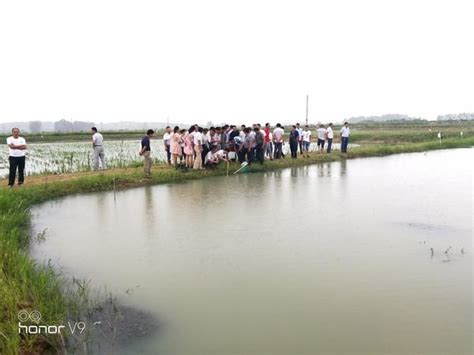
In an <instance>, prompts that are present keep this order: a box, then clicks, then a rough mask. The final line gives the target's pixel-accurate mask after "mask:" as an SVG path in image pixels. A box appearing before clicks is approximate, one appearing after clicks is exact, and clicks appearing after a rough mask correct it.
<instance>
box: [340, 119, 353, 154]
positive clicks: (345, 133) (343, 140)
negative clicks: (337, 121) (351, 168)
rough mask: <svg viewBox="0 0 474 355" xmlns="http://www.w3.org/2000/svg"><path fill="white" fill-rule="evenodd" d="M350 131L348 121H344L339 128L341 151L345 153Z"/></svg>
mask: <svg viewBox="0 0 474 355" xmlns="http://www.w3.org/2000/svg"><path fill="white" fill-rule="evenodd" d="M350 134H351V131H350V129H349V123H348V122H344V126H342V128H341V152H342V153H347V146H348V145H349V135H350Z"/></svg>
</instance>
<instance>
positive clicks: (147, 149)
mask: <svg viewBox="0 0 474 355" xmlns="http://www.w3.org/2000/svg"><path fill="white" fill-rule="evenodd" d="M154 134H155V131H154V130H152V129H149V130H148V131H146V135H145V136H144V137H143V138H142V143H141V144H142V149H141V150H140V152H139V153H138V154H140V156H143V171H144V172H145V177H146V178H149V177H151V163H152V160H151V145H150V138H151V137H153V135H154Z"/></svg>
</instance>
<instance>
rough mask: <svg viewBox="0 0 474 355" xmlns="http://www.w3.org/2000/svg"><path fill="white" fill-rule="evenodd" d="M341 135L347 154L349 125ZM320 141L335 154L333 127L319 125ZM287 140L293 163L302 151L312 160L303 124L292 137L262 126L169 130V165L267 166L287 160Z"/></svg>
mask: <svg viewBox="0 0 474 355" xmlns="http://www.w3.org/2000/svg"><path fill="white" fill-rule="evenodd" d="M340 133H341V151H342V152H343V153H346V152H347V147H348V143H349V135H350V129H349V124H348V123H347V122H345V123H344V125H343V127H342V129H341V131H340ZM152 135H153V133H152ZM146 137H148V138H149V137H150V135H149V134H148V133H147V136H146ZM316 137H317V140H316V142H317V143H316V145H317V151H318V152H320V153H322V152H324V151H325V152H327V153H331V150H332V144H333V139H334V132H333V124H332V123H329V124H328V125H326V126H325V125H323V124H319V125H318V128H317V129H316ZM285 138H287V140H288V143H289V146H290V154H291V157H292V158H293V159H296V158H297V157H298V151H299V153H300V155H302V156H303V157H308V156H309V150H310V144H311V141H312V132H311V130H310V127H309V126H308V125H306V126H304V127H301V125H300V124H299V123H296V124H295V125H293V126H291V128H290V131H289V132H288V136H286V135H285V130H284V127H282V125H281V124H279V123H277V125H276V126H275V128H273V129H272V128H271V127H270V124H269V123H266V124H265V126H263V127H262V126H261V125H260V124H259V123H256V124H254V125H253V126H251V127H250V126H249V127H247V126H245V125H241V126H240V127H237V126H235V125H224V126H222V127H210V128H203V127H200V126H199V125H192V126H191V127H190V128H189V129H180V128H179V127H178V126H175V127H174V128H173V129H171V127H166V129H165V133H164V135H163V141H164V145H165V150H166V154H167V161H168V164H170V165H173V166H175V167H180V166H182V167H185V168H189V169H191V168H192V169H196V170H200V169H204V168H212V167H214V166H215V165H217V164H219V162H221V161H229V160H232V161H239V162H240V163H243V162H247V164H252V163H260V164H263V163H264V161H265V159H270V160H273V159H281V158H284V156H285V154H284V152H283V145H284V143H285ZM145 143H146V142H145ZM142 146H144V145H143V144H142ZM145 146H146V144H145ZM147 149H148V148H147ZM145 173H147V171H145Z"/></svg>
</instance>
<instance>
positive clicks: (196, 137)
mask: <svg viewBox="0 0 474 355" xmlns="http://www.w3.org/2000/svg"><path fill="white" fill-rule="evenodd" d="M193 143H194V145H201V144H202V133H201V132H199V131H198V132H195V133H194V136H193Z"/></svg>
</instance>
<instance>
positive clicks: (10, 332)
mask: <svg viewBox="0 0 474 355" xmlns="http://www.w3.org/2000/svg"><path fill="white" fill-rule="evenodd" d="M473 145H474V137H472V136H470V137H465V138H464V139H459V138H452V139H446V140H443V141H442V143H441V144H440V143H439V141H438V140H429V141H424V142H419V143H403V144H396V145H393V144H386V143H384V144H373V145H368V146H361V147H358V148H354V149H352V150H350V151H349V153H348V154H341V153H339V152H333V153H331V154H317V153H312V154H311V155H310V157H308V158H301V157H299V158H298V159H290V158H289V157H287V158H285V159H282V160H277V161H267V162H265V164H264V165H263V166H262V165H259V164H253V165H252V166H251V167H250V169H249V170H250V172H261V171H269V170H275V169H281V168H287V167H297V166H303V165H309V164H316V163H320V162H329V161H339V160H343V159H353V158H360V157H376V156H385V155H390V154H398V153H409V152H421V151H428V150H435V149H448V148H463V147H472V146H473ZM237 167H238V164H232V166H231V167H230V169H229V170H230V171H231V172H232V171H234V170H236V168H237ZM226 173H227V171H226V167H225V166H221V167H219V168H217V169H214V170H211V171H202V172H200V171H199V172H196V171H189V172H186V173H183V172H181V171H177V170H175V169H173V168H169V167H166V166H157V167H155V168H154V170H153V176H152V178H151V179H144V178H143V174H142V171H141V169H140V168H127V169H116V170H109V171H105V172H98V173H77V174H70V175H68V174H66V175H63V176H60V177H54V176H50V177H48V176H38V177H32V178H29V179H27V181H26V184H27V185H26V186H24V187H22V188H15V189H6V188H0V221H1V223H0V266H1V267H0V353H2V354H18V353H41V352H43V351H44V350H45V349H48V348H49V349H51V350H53V351H58V350H61V349H63V347H64V345H63V344H64V339H61V338H60V337H58V336H52V335H51V336H45V335H29V336H28V337H25V336H21V335H20V334H19V333H18V318H17V314H18V311H20V310H24V309H26V310H38V311H40V312H41V314H42V322H44V323H45V324H61V323H64V321H65V319H66V318H67V317H68V312H69V309H70V308H71V307H73V304H72V303H71V302H74V301H73V300H72V299H71V298H70V297H69V296H68V295H66V294H65V293H64V285H65V280H64V279H63V277H62V276H61V275H60V274H59V273H58V272H57V271H56V270H54V268H52V267H51V266H49V265H38V264H36V263H35V262H34V261H33V260H31V259H30V258H29V255H28V245H29V243H30V242H31V240H32V239H34V236H31V233H30V208H31V206H33V205H35V204H38V203H41V202H44V201H47V200H51V199H55V198H58V197H62V196H66V195H70V194H77V193H86V192H96V191H106V190H113V189H124V188H128V187H135V186H144V185H155V184H161V183H174V182H183V181H187V180H192V179H200V178H205V177H209V176H219V175H225V174H226Z"/></svg>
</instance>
